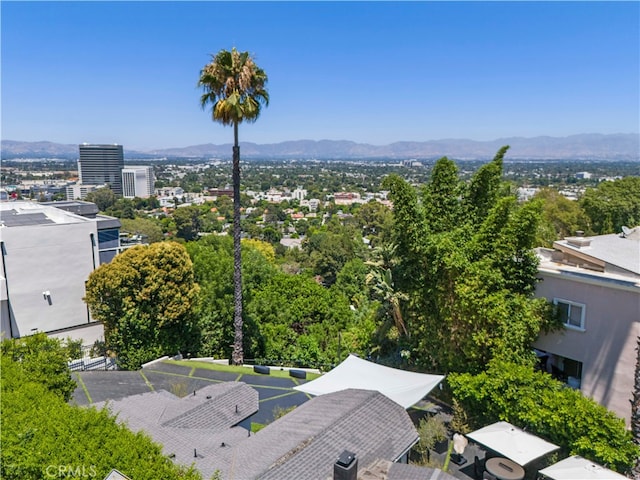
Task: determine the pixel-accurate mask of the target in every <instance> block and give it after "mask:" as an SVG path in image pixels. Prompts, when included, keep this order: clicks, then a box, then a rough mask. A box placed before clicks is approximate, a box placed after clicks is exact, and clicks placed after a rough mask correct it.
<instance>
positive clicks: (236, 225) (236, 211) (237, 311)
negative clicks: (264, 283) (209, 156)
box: [231, 122, 244, 365]
mask: <svg viewBox="0 0 640 480" xmlns="http://www.w3.org/2000/svg"><path fill="white" fill-rule="evenodd" d="M233 137H234V144H233V302H234V314H233V328H234V336H233V353H232V355H231V360H232V362H233V364H234V365H242V363H244V352H243V348H242V253H241V250H240V239H241V233H242V232H241V228H240V146H239V145H238V123H237V122H235V123H234V124H233Z"/></svg>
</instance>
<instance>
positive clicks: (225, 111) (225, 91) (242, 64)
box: [198, 48, 269, 365]
mask: <svg viewBox="0 0 640 480" xmlns="http://www.w3.org/2000/svg"><path fill="white" fill-rule="evenodd" d="M266 84H267V74H266V73H265V72H264V70H263V69H261V68H260V67H258V65H257V64H256V63H255V61H254V59H253V58H252V57H251V56H250V55H249V52H239V51H238V50H236V49H235V48H232V49H231V51H230V52H229V51H228V50H220V51H219V52H218V53H217V54H216V55H212V61H211V63H209V64H207V65H205V67H204V68H203V69H202V70H201V71H200V79H199V80H198V86H199V87H202V89H203V90H204V93H203V94H202V96H201V97H200V103H201V105H202V108H206V107H207V105H211V118H212V120H213V121H214V122H219V123H222V124H223V125H230V126H233V140H234V142H233V242H234V262H233V263H234V275H233V283H234V319H233V325H234V331H235V334H234V342H233V345H234V347H233V355H232V361H233V363H234V364H236V365H239V364H242V363H243V357H244V353H243V348H242V324H243V321H242V253H241V247H240V239H241V228H240V146H239V144H238V125H239V124H240V123H242V122H255V121H256V120H257V119H258V117H259V116H260V112H261V110H262V105H268V104H269V94H268V92H267V90H266V88H265V87H266Z"/></svg>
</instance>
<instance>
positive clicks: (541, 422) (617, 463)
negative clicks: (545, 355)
mask: <svg viewBox="0 0 640 480" xmlns="http://www.w3.org/2000/svg"><path fill="white" fill-rule="evenodd" d="M448 382H449V385H450V387H451V389H452V393H453V396H454V398H455V399H456V400H457V401H458V402H460V404H461V405H462V406H463V408H464V409H465V410H466V412H467V413H468V415H469V421H470V422H472V423H473V425H474V426H476V427H477V426H482V425H487V424H490V423H494V422H496V421H499V420H503V421H507V422H511V423H513V424H514V425H517V426H520V427H526V428H527V430H528V431H530V432H532V433H534V434H536V435H539V436H541V437H543V438H545V439H547V440H549V441H551V442H553V443H555V444H556V445H559V446H560V447H561V448H562V449H563V450H565V451H566V452H567V453H568V454H570V455H581V456H582V457H585V458H588V459H590V460H593V461H594V462H598V463H601V464H603V465H604V464H606V465H608V466H609V468H612V469H614V470H617V471H619V472H626V471H628V470H629V469H630V468H631V467H632V466H633V465H634V463H635V461H636V459H637V458H638V456H639V455H640V448H639V447H638V446H637V445H635V444H634V443H633V439H632V435H631V432H630V431H628V430H627V429H626V427H625V423H624V421H623V420H622V419H621V418H618V417H617V416H616V415H615V414H614V413H613V412H610V411H609V410H607V409H606V408H604V407H603V406H601V405H599V404H597V403H596V402H595V401H593V400H591V399H589V398H587V397H585V396H583V395H582V393H580V392H579V391H577V390H573V389H571V388H568V387H566V386H565V385H564V384H563V383H561V382H559V381H557V380H555V379H553V378H552V377H551V376H550V375H549V374H547V373H543V372H538V371H535V370H534V369H533V367H531V366H522V365H516V364H513V363H508V362H504V361H500V360H494V361H492V362H491V363H490V364H489V368H488V369H487V370H486V371H484V372H482V373H480V374H478V375H471V374H450V375H449V377H448Z"/></svg>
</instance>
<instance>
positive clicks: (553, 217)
mask: <svg viewBox="0 0 640 480" xmlns="http://www.w3.org/2000/svg"><path fill="white" fill-rule="evenodd" d="M534 198H535V199H536V200H540V201H541V202H542V221H541V222H540V226H539V227H538V235H537V238H536V245H537V246H540V247H551V246H552V244H553V242H555V241H556V240H562V239H563V238H564V237H569V236H572V235H575V234H576V232H577V231H578V230H581V231H583V232H588V231H589V219H588V217H587V215H586V214H585V212H584V210H583V209H582V208H581V207H580V204H579V203H578V202H575V201H573V200H569V199H568V198H566V197H564V196H563V195H561V194H560V192H558V191H557V190H555V189H552V188H542V189H540V190H539V191H538V193H536V194H535V196H534Z"/></svg>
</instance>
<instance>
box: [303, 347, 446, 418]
mask: <svg viewBox="0 0 640 480" xmlns="http://www.w3.org/2000/svg"><path fill="white" fill-rule="evenodd" d="M443 379H444V376H443V375H428V374H425V373H415V372H407V371H405V370H399V369H396V368H390V367H385V366H383V365H378V364H377V363H373V362H369V361H367V360H363V359H361V358H359V357H356V356H355V355H349V356H348V357H347V358H346V359H345V360H344V361H343V362H342V363H341V364H340V365H338V366H336V367H335V368H334V369H333V370H331V371H329V372H327V373H325V374H324V375H322V376H321V377H319V378H316V379H315V380H312V381H310V382H307V383H305V384H303V385H299V386H297V387H294V388H295V390H300V391H301V392H305V393H309V394H311V395H324V394H325V393H332V392H338V391H340V390H346V389H347V388H358V389H362V390H376V391H378V392H380V393H382V394H383V395H385V396H386V397H389V398H390V399H391V400H393V401H394V402H396V403H398V404H400V405H402V406H403V407H404V408H409V407H411V406H412V405H415V404H416V403H418V402H419V401H420V400H422V398H423V397H424V396H425V395H427V394H428V393H429V392H430V391H431V390H433V389H434V388H435V387H436V385H438V384H439V383H440V382H441V381H442V380H443Z"/></svg>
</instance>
